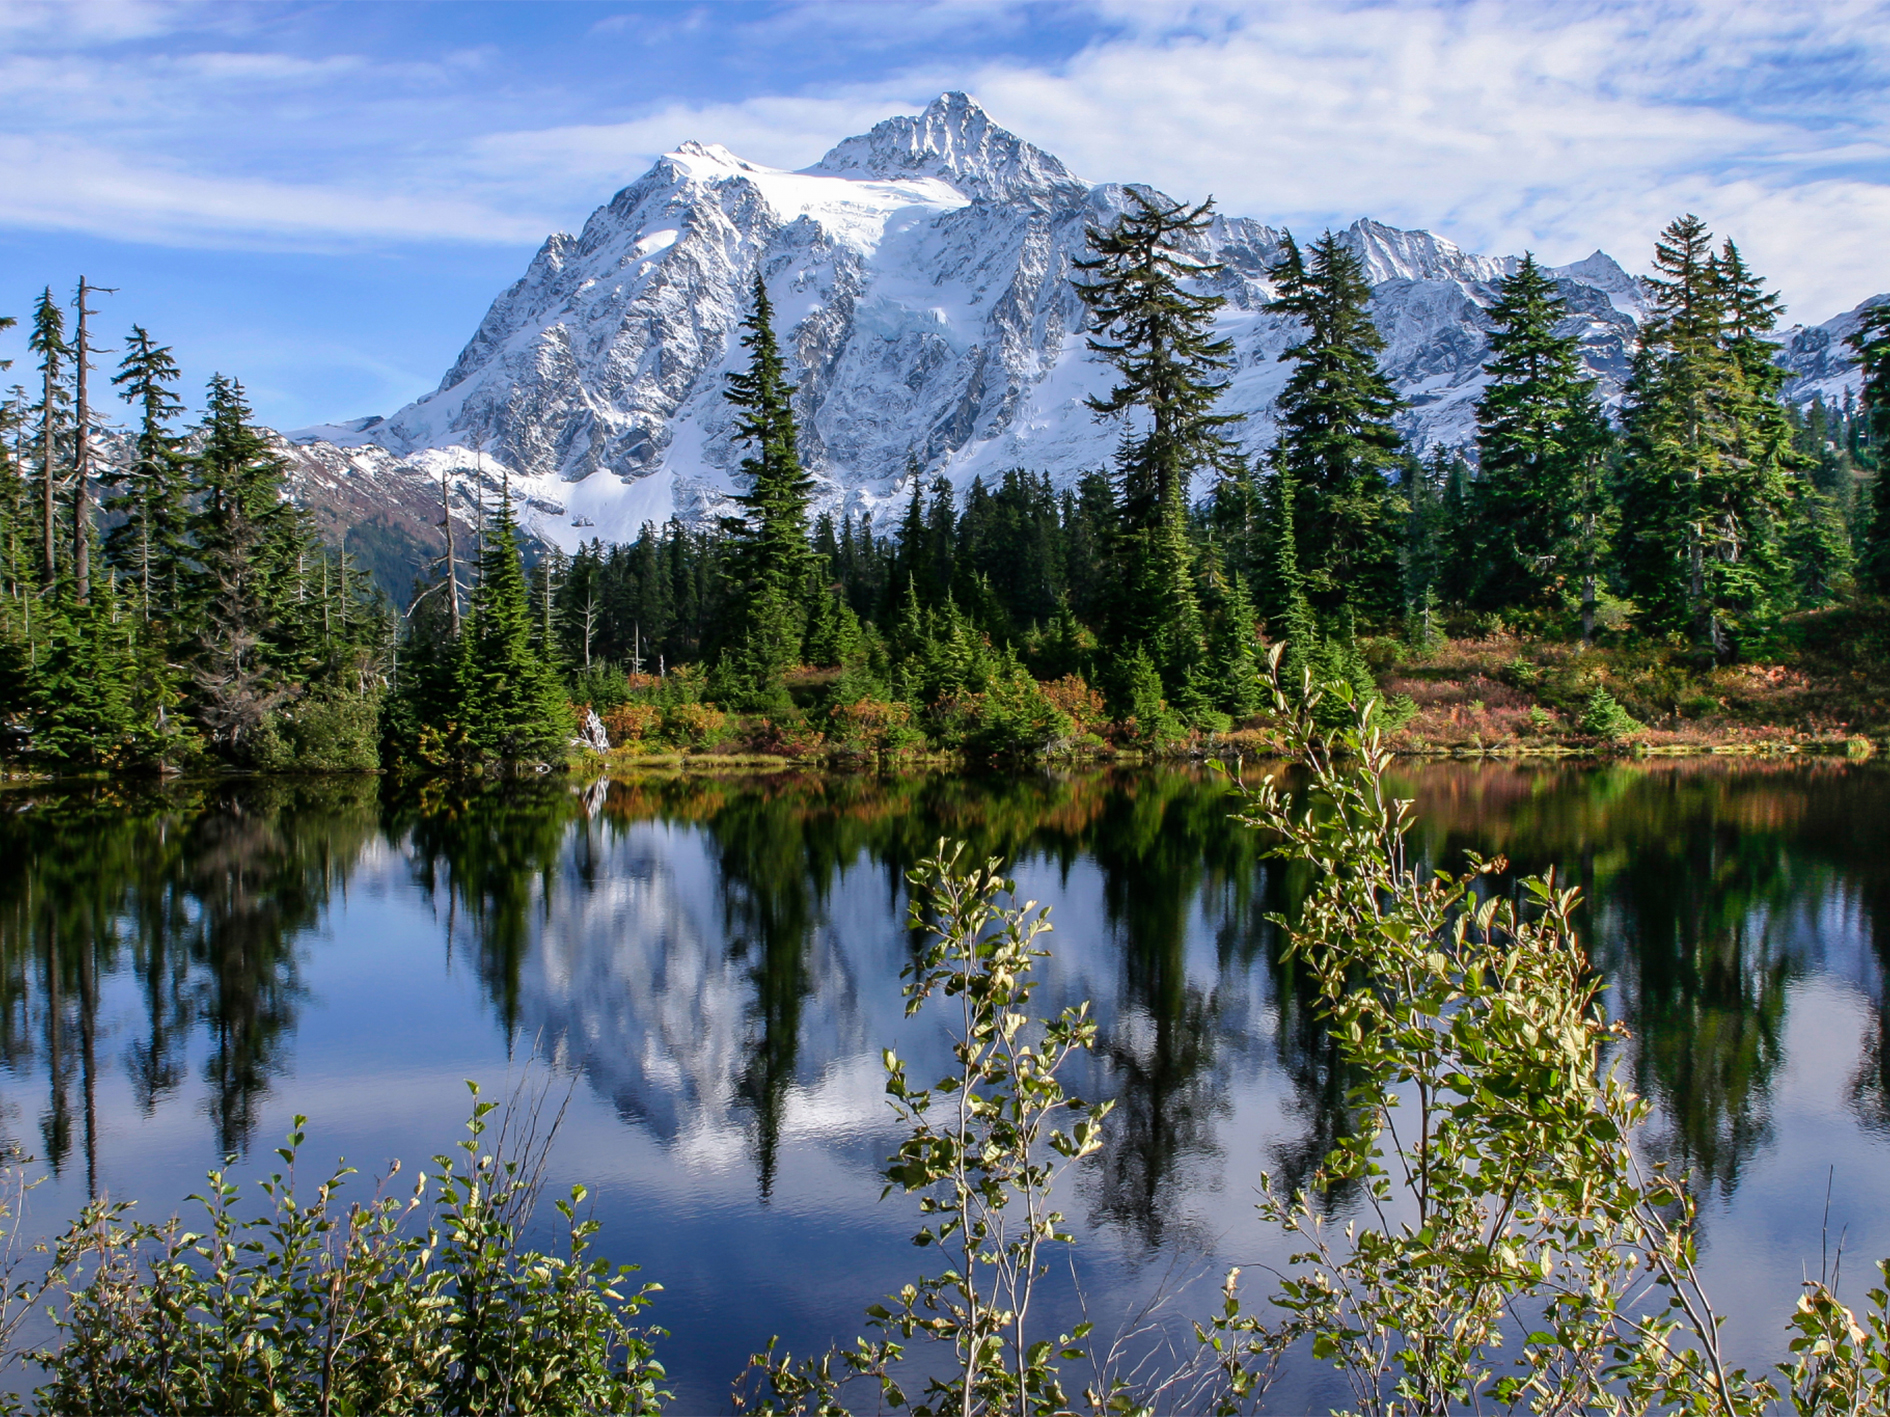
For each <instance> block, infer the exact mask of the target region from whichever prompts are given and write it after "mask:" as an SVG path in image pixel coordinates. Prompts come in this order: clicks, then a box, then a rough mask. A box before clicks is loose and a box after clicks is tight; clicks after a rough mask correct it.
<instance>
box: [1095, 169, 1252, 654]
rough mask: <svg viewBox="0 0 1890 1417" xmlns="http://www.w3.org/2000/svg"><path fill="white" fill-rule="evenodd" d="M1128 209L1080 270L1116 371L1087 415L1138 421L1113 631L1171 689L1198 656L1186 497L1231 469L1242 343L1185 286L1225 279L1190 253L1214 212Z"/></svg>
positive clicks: (1126, 448) (1131, 436)
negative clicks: (1234, 381)
mask: <svg viewBox="0 0 1890 1417" xmlns="http://www.w3.org/2000/svg"><path fill="white" fill-rule="evenodd" d="M1129 200H1130V208H1129V210H1128V211H1125V212H1124V213H1123V214H1122V216H1121V217H1119V218H1118V219H1117V221H1116V222H1115V224H1114V225H1113V226H1111V227H1110V228H1109V230H1107V231H1103V230H1099V229H1097V228H1093V227H1092V228H1090V230H1089V233H1088V235H1089V242H1090V246H1091V249H1093V250H1094V251H1095V252H1096V255H1095V256H1094V257H1092V258H1090V259H1088V260H1079V261H1076V262H1075V263H1074V264H1075V266H1076V268H1077V269H1078V270H1080V271H1084V272H1086V273H1089V274H1090V275H1091V276H1092V277H1093V278H1092V279H1091V280H1089V281H1087V282H1079V283H1078V284H1077V286H1076V290H1077V293H1078V294H1079V295H1080V296H1081V297H1082V299H1083V301H1084V303H1085V304H1087V305H1088V306H1089V308H1090V311H1091V312H1092V314H1093V315H1094V317H1095V320H1096V325H1097V333H1096V334H1095V335H1094V336H1092V337H1091V338H1090V340H1089V347H1090V348H1091V349H1092V350H1094V351H1096V352H1097V353H1099V354H1101V355H1103V356H1104V357H1106V358H1107V359H1108V360H1109V361H1110V362H1111V363H1112V364H1114V365H1115V367H1116V373H1117V383H1116V385H1115V387H1114V388H1112V389H1111V390H1110V391H1109V393H1108V395H1107V396H1106V397H1104V398H1092V399H1090V400H1089V407H1090V409H1091V410H1092V411H1093V412H1094V413H1095V414H1096V416H1097V417H1098V418H1103V419H1110V418H1121V417H1124V416H1125V415H1131V416H1132V421H1131V422H1130V424H1129V425H1128V426H1127V427H1125V431H1124V436H1123V443H1122V449H1121V452H1120V453H1119V455H1118V457H1117V478H1118V482H1119V484H1120V487H1121V497H1120V505H1119V516H1120V518H1121V523H1122V535H1121V538H1120V547H1121V560H1122V561H1123V562H1125V563H1126V564H1124V565H1123V567H1122V579H1123V589H1122V599H1121V601H1120V602H1119V606H1120V609H1119V613H1118V615H1117V617H1116V623H1115V624H1114V625H1113V626H1112V629H1113V631H1114V634H1115V637H1116V638H1117V639H1118V641H1120V642H1123V643H1128V642H1134V643H1137V644H1139V645H1144V646H1147V647H1148V648H1149V650H1150V651H1151V655H1150V657H1151V659H1152V660H1153V662H1154V663H1155V665H1156V668H1157V669H1158V671H1159V672H1160V673H1161V675H1162V677H1163V682H1164V684H1165V685H1168V686H1169V687H1171V688H1173V687H1178V686H1179V685H1180V683H1181V682H1182V680H1183V679H1184V678H1185V677H1186V675H1187V673H1188V671H1189V670H1190V669H1191V668H1192V667H1193V666H1194V665H1195V663H1196V662H1197V661H1198V660H1199V658H1200V654H1201V616H1200V606H1199V603H1198V601H1197V600H1196V597H1195V593H1194V586H1193V576H1192V554H1191V549H1190V545H1189V539H1188V534H1187V514H1188V495H1189V486H1190V483H1191V482H1192V480H1193V478H1194V476H1195V474H1197V473H1199V472H1202V471H1206V470H1210V469H1214V470H1219V469H1222V468H1225V467H1227V466H1229V465H1230V464H1231V457H1232V444H1231V442H1230V441H1229V439H1228V437H1227V435H1226V434H1225V433H1224V432H1223V431H1222V430H1223V429H1225V428H1226V427H1227V426H1228V425H1229V424H1232V423H1234V422H1236V421H1238V417H1239V416H1238V415H1236V414H1226V413H1216V412H1215V411H1214V409H1215V404H1216V402H1217V401H1218V400H1219V398H1220V396H1221V394H1222V392H1223V391H1224V390H1225V389H1226V387H1227V381H1226V380H1225V379H1224V378H1222V377H1220V376H1221V374H1222V372H1223V371H1224V370H1226V369H1227V368H1228V367H1230V365H1231V363H1232V358H1231V356H1232V353H1233V345H1232V343H1231V342H1230V341H1229V340H1226V339H1223V338H1218V337H1216V335H1215V333H1214V320H1215V312H1216V311H1218V310H1219V309H1220V307H1221V306H1222V305H1223V304H1224V303H1225V298H1224V297H1222V296H1218V295H1205V294H1199V293H1196V292H1194V291H1190V290H1188V289H1186V288H1185V287H1184V285H1183V282H1184V281H1204V280H1209V279H1212V278H1213V277H1214V276H1215V275H1216V274H1218V273H1219V272H1220V270H1221V269H1222V268H1221V266H1220V265H1219V264H1218V263H1215V262H1212V261H1203V260H1198V259H1196V258H1194V257H1191V256H1189V255H1187V254H1186V253H1185V251H1184V249H1183V248H1184V247H1185V245H1186V244H1188V243H1189V242H1190V241H1192V240H1198V239H1199V238H1200V237H1201V236H1202V235H1203V234H1204V233H1205V232H1206V231H1207V229H1208V226H1209V225H1210V215H1209V214H1210V213H1211V212H1212V210H1213V203H1212V202H1211V201H1207V202H1202V203H1201V204H1200V205H1199V206H1195V207H1187V206H1184V205H1182V204H1179V203H1167V202H1162V201H1158V200H1155V199H1153V198H1151V197H1149V196H1146V195H1144V194H1143V193H1141V192H1139V191H1135V190H1133V189H1132V190H1131V191H1130V192H1129Z"/></svg>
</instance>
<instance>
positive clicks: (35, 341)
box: [26, 286, 72, 587]
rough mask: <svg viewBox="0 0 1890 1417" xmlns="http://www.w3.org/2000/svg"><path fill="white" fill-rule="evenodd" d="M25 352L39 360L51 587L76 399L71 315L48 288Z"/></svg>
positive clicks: (45, 543) (43, 565)
mask: <svg viewBox="0 0 1890 1417" xmlns="http://www.w3.org/2000/svg"><path fill="white" fill-rule="evenodd" d="M26 347H27V348H28V349H30V350H31V351H32V352H33V353H34V354H37V355H38V356H39V375H40V398H39V403H38V404H37V405H36V406H35V407H34V409H33V413H34V416H35V422H36V424H37V438H36V444H35V448H34V459H33V461H34V470H35V471H36V472H37V473H38V481H39V488H38V491H39V504H40V545H41V556H40V582H41V584H43V585H45V586H49V587H50V586H51V585H52V584H53V583H54V582H55V581H56V580H57V578H58V574H59V483H60V480H61V478H62V477H63V476H64V471H65V464H66V459H67V455H68V453H69V451H70V445H71V441H72V396H71V394H70V392H69V391H68V389H67V387H66V361H67V360H68V359H69V358H70V357H71V354H72V350H71V347H70V346H68V345H67V344H66V314H65V311H64V310H62V309H61V308H60V307H59V303H58V302H57V301H56V300H54V299H53V298H52V288H51V287H50V286H48V287H47V288H46V289H45V290H43V291H41V292H40V296H39V303H38V304H37V305H35V306H34V307H33V333H32V335H31V337H30V338H29V339H28V340H27V345H26Z"/></svg>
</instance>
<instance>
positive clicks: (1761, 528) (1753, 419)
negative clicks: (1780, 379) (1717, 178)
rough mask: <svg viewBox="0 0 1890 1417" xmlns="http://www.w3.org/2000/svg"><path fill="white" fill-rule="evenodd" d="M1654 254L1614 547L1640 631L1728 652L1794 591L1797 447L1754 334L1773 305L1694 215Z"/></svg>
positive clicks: (1631, 387) (1770, 316)
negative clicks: (1791, 554) (1791, 516)
mask: <svg viewBox="0 0 1890 1417" xmlns="http://www.w3.org/2000/svg"><path fill="white" fill-rule="evenodd" d="M1654 265H1655V270H1656V272H1657V273H1656V275H1655V276H1653V277H1652V278H1651V279H1649V280H1648V281H1647V290H1648V292H1649V295H1650V298H1651V301H1650V303H1651V304H1652V307H1653V308H1652V310H1651V312H1650V316H1649V318H1648V320H1647V321H1646V322H1645V323H1644V324H1643V325H1642V327H1641V339H1640V345H1639V348H1638V349H1637V351H1636V354H1635V359H1634V366H1633V370H1632V373H1631V374H1630V376H1629V379H1628V387H1627V409H1626V425H1627V448H1626V456H1625V457H1624V459H1623V461H1622V476H1621V478H1620V500H1621V534H1620V543H1619V552H1618V554H1619V557H1620V564H1621V569H1622V573H1623V577H1624V579H1625V581H1626V583H1627V586H1628V588H1629V591H1630V593H1631V594H1632V595H1633V597H1634V600H1635V602H1636V604H1637V606H1638V608H1639V612H1640V624H1641V627H1642V628H1643V629H1644V630H1647V631H1650V632H1652V633H1655V634H1680V635H1684V636H1687V637H1689V638H1690V639H1691V640H1692V641H1693V642H1694V643H1695V644H1696V645H1699V646H1701V647H1702V648H1705V649H1708V650H1710V651H1711V652H1712V654H1713V655H1714V657H1715V658H1718V659H1726V658H1730V657H1731V656H1733V655H1734V654H1736V653H1737V652H1738V650H1739V647H1740V646H1741V644H1743V643H1745V642H1747V641H1749V640H1750V639H1751V638H1752V637H1754V636H1756V635H1758V634H1761V633H1763V631H1764V630H1765V628H1766V627H1767V626H1768V625H1769V624H1770V622H1771V621H1772V619H1773V618H1774V617H1775V616H1776V615H1777V614H1778V612H1779V611H1780V610H1781V609H1782V608H1784V604H1785V602H1787V601H1788V599H1789V587H1788V585H1787V584H1786V578H1787V573H1788V563H1787V562H1786V559H1785V555H1784V549H1783V543H1784V533H1785V531H1786V529H1787V528H1786V518H1787V515H1788V513H1789V511H1790V503H1791V489H1790V487H1789V485H1788V483H1787V481H1786V478H1787V475H1788V471H1789V465H1790V460H1791V457H1792V454H1791V452H1790V444H1789V438H1788V437H1787V438H1781V437H1780V435H1779V431H1778V428H1777V427H1776V426H1775V425H1776V422H1777V421H1778V420H1777V419H1776V417H1775V412H1774V411H1775V409H1776V406H1777V396H1776V389H1777V384H1776V382H1775V381H1774V380H1773V378H1772V375H1771V373H1770V372H1769V369H1770V355H1769V354H1768V355H1764V356H1763V358H1761V357H1760V352H1759V348H1758V344H1757V336H1758V335H1759V334H1762V333H1763V332H1764V331H1765V330H1767V329H1770V328H1771V325H1772V323H1773V322H1774V321H1775V319H1776V314H1775V309H1776V306H1775V304H1774V303H1773V302H1771V299H1770V297H1767V296H1765V295H1764V294H1763V292H1762V291H1760V289H1759V287H1758V283H1757V281H1756V280H1755V279H1753V278H1752V277H1751V276H1750V274H1749V272H1747V271H1746V270H1745V267H1744V263H1743V261H1741V260H1740V259H1739V256H1738V253H1737V251H1736V250H1733V249H1732V248H1730V247H1729V248H1728V249H1727V251H1726V253H1725V255H1724V256H1723V257H1722V256H1719V255H1716V254H1715V253H1714V252H1713V249H1712V234H1711V233H1710V232H1708V231H1707V230H1706V226H1705V224H1704V223H1703V222H1701V221H1700V220H1699V218H1698V217H1695V216H1692V215H1688V216H1683V217H1681V218H1679V219H1677V220H1676V221H1674V222H1673V223H1672V224H1671V225H1669V226H1668V227H1667V229H1666V231H1664V232H1663V233H1662V235H1661V239H1660V241H1659V243H1658V244H1657V245H1656V248H1655V256H1654ZM1762 366H1763V367H1762Z"/></svg>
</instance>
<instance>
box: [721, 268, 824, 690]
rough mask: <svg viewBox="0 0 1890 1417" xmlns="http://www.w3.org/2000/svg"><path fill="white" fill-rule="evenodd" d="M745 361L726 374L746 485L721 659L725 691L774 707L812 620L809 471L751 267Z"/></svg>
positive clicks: (733, 529) (763, 292)
mask: <svg viewBox="0 0 1890 1417" xmlns="http://www.w3.org/2000/svg"><path fill="white" fill-rule="evenodd" d="M742 328H743V329H744V330H746V331H747V333H746V334H745V335H743V336H742V341H741V342H742V347H743V348H744V349H746V350H748V352H749V361H748V368H747V369H745V370H742V371H739V372H736V373H731V374H730V375H729V376H728V379H729V387H728V390H727V393H726V394H725V397H726V398H727V399H728V401H729V402H730V403H731V404H733V405H734V406H735V407H736V408H737V409H739V410H741V412H740V414H739V416H738V417H737V420H736V424H735V435H736V437H737V438H738V439H740V440H741V441H742V442H744V443H746V444H747V445H748V454H747V456H746V457H744V458H743V459H742V472H743V474H744V475H745V476H746V477H747V478H748V479H749V486H748V490H747V491H746V492H744V493H742V494H741V496H739V497H738V498H737V499H736V500H737V501H738V502H739V503H740V504H741V506H742V510H743V514H742V515H741V516H739V517H729V518H726V519H725V520H724V522H723V529H724V530H725V531H726V532H727V534H728V537H729V574H730V582H731V583H730V593H731V594H730V605H729V619H730V625H731V633H730V636H729V638H728V640H727V641H726V642H725V643H724V645H723V647H722V650H721V652H720V655H719V659H718V664H717V675H718V682H719V684H720V686H721V688H720V692H722V693H724V694H726V695H728V696H729V697H731V698H734V699H736V700H738V701H739V702H740V704H741V706H744V707H746V706H749V705H754V706H762V707H772V706H775V705H776V704H778V703H779V701H780V699H781V698H782V696H783V694H784V690H783V687H782V684H783V677H784V676H785V674H786V672H787V671H788V669H790V668H792V667H793V665H794V664H795V662H796V661H797V659H798V658H799V655H800V649H801V643H802V639H803V637H804V635H805V632H806V624H807V590H808V581H809V576H808V572H809V569H810V567H809V564H808V563H809V555H810V552H809V548H808V542H807V505H808V501H809V499H810V498H811V496H812V493H813V486H814V484H813V479H811V478H810V477H808V476H807V474H806V473H805V472H804V471H803V470H802V468H801V459H800V451H799V441H798V437H797V435H796V432H795V427H794V411H793V408H792V405H791V400H792V399H793V397H794V386H793V385H792V384H790V383H788V382H787V361H786V360H785V359H783V358H782V355H781V350H780V347H779V345H778V344H777V343H776V341H775V334H774V306H773V304H772V302H770V300H769V299H768V287H767V283H766V282H765V281H764V280H763V279H762V277H761V273H760V271H756V273H755V283H754V307H753V309H752V310H751V311H750V312H749V315H748V318H747V319H745V320H743V321H742Z"/></svg>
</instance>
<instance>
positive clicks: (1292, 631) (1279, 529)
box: [1262, 459, 1319, 687]
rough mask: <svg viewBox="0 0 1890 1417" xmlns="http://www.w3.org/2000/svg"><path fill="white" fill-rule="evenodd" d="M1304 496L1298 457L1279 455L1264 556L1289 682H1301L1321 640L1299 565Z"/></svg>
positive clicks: (1273, 631)
mask: <svg viewBox="0 0 1890 1417" xmlns="http://www.w3.org/2000/svg"><path fill="white" fill-rule="evenodd" d="M1299 501H1300V498H1299V488H1298V487H1297V486H1296V485H1295V483H1294V480H1293V465H1292V463H1291V462H1290V461H1287V460H1285V459H1276V460H1275V461H1274V463H1273V469H1272V472H1271V474H1270V475H1269V476H1268V478H1267V484H1266V522H1265V528H1266V529H1265V548H1264V557H1263V561H1262V570H1263V572H1264V573H1265V577H1266V579H1265V586H1264V588H1265V599H1264V601H1263V603H1262V608H1263V609H1264V610H1265V612H1266V618H1267V631H1268V634H1269V636H1270V637H1271V638H1272V639H1275V640H1282V641H1284V642H1285V645H1286V648H1285V650H1284V651H1283V652H1282V655H1281V659H1280V671H1281V680H1282V682H1284V683H1286V684H1287V685H1288V686H1289V687H1290V686H1297V685H1298V684H1299V682H1300V679H1301V676H1302V673H1303V671H1304V670H1305V668H1306V666H1307V665H1308V663H1309V662H1310V659H1309V656H1311V655H1312V654H1313V653H1314V651H1315V650H1316V648H1317V644H1318V640H1319V623H1318V620H1317V618H1316V617H1315V616H1314V614H1313V609H1312V605H1311V604H1310V603H1309V602H1308V601H1307V599H1306V581H1305V577H1304V576H1302V575H1301V574H1300V570H1299V534H1298V528H1297V526H1296V525H1295V520H1296V518H1297V516H1298V510H1297V509H1298V505H1299Z"/></svg>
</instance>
